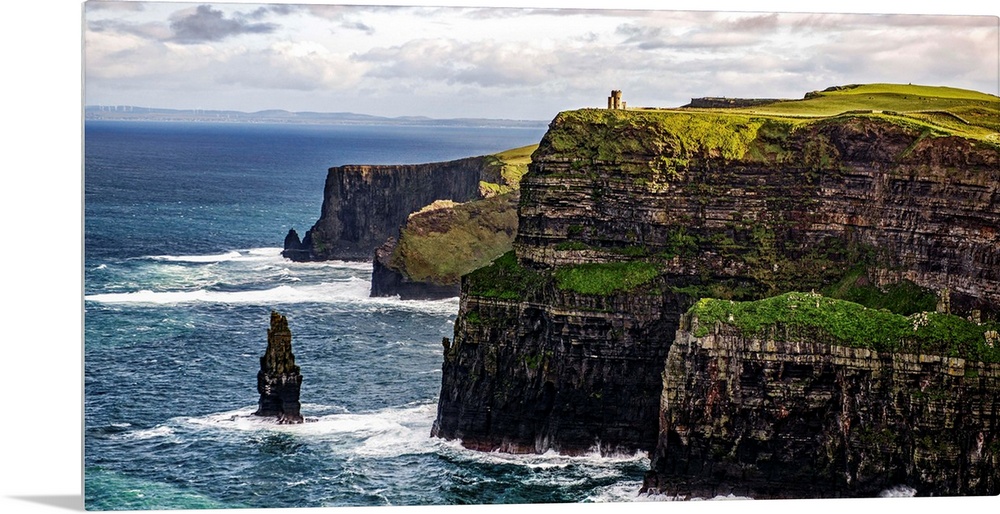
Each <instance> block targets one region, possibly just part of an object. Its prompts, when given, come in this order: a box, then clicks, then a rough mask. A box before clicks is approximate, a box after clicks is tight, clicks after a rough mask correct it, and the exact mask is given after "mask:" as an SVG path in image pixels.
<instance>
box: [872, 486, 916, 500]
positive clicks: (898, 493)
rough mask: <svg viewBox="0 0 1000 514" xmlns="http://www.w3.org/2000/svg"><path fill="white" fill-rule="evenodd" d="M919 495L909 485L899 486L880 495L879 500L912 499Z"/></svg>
mask: <svg viewBox="0 0 1000 514" xmlns="http://www.w3.org/2000/svg"><path fill="white" fill-rule="evenodd" d="M916 495H917V490H916V489H914V488H912V487H910V486H908V485H897V486H895V487H890V488H889V489H886V490H885V491H882V492H880V493H878V496H879V498H911V497H913V496H916Z"/></svg>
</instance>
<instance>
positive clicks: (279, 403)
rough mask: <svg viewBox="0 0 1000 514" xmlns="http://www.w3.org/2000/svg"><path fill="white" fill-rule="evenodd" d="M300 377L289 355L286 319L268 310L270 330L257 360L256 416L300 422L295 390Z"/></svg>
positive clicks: (283, 421) (297, 398) (291, 355)
mask: <svg viewBox="0 0 1000 514" xmlns="http://www.w3.org/2000/svg"><path fill="white" fill-rule="evenodd" d="M301 385H302V375H301V374H299V367H298V366H296V365H295V355H293V354H292V331H291V330H289V329H288V320H287V319H286V318H285V317H284V316H282V315H281V314H278V313H277V312H275V311H271V328H270V329H268V331H267V350H266V351H265V352H264V356H263V357H261V358H260V371H258V372H257V392H258V393H260V401H259V402H258V408H257V412H255V413H254V414H255V415H257V416H275V417H277V418H278V423H282V424H284V423H302V414H300V413H299V387H300V386H301Z"/></svg>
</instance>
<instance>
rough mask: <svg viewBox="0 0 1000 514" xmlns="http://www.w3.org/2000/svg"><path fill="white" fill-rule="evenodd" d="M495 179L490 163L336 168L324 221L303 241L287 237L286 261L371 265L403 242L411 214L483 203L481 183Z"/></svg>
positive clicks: (329, 175) (328, 185)
mask: <svg viewBox="0 0 1000 514" xmlns="http://www.w3.org/2000/svg"><path fill="white" fill-rule="evenodd" d="M495 173H496V171H495V170H494V167H491V166H489V162H488V159H487V158H486V157H470V158H466V159H459V160H455V161H448V162H439V163H430V164H407V165H349V166H338V167H335V168H330V170H329V172H328V173H327V177H326V185H325V187H324V190H323V207H322V210H321V213H320V217H319V220H318V221H316V223H315V224H314V225H313V226H312V228H311V229H310V230H309V231H308V232H306V234H305V235H304V236H303V238H302V240H300V241H299V240H298V236H297V234H296V235H295V237H286V239H285V249H284V251H283V252H282V255H284V256H285V257H287V258H289V259H291V260H294V261H324V260H333V259H340V260H369V259H371V258H372V257H373V255H374V252H375V249H376V248H378V247H379V246H381V245H382V244H383V243H384V242H385V241H386V240H387V239H388V238H390V237H398V235H399V233H398V232H399V228H400V227H401V226H402V225H403V224H404V223H406V219H407V217H408V216H409V215H410V214H411V213H413V212H416V211H418V210H420V209H421V208H422V207H424V206H425V205H428V204H430V203H432V202H434V201H435V200H453V201H456V202H465V201H468V200H472V199H474V198H478V197H479V183H480V180H485V179H487V178H492V177H491V175H492V174H495ZM289 236H291V233H290V234H289Z"/></svg>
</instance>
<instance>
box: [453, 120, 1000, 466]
mask: <svg viewBox="0 0 1000 514" xmlns="http://www.w3.org/2000/svg"><path fill="white" fill-rule="evenodd" d="M998 184H1000V152H998V150H997V146H996V145H993V144H987V143H983V142H982V141H977V140H971V139H965V138H961V137H957V136H952V135H945V134H941V133H935V132H934V131H932V130H930V129H929V128H927V127H919V126H916V125H913V124H910V123H906V122H905V121H899V120H896V119H894V118H892V117H891V116H881V115H880V116H875V115H871V116H869V115H844V116H838V117H832V118H826V119H822V120H816V121H809V122H804V121H800V120H787V119H778V118H765V117H755V116H750V115H743V114H730V113H726V114H719V113H690V112H658V111H605V110H583V111H572V112H567V113H561V114H560V115H559V116H557V117H556V119H555V120H554V121H553V122H552V124H551V125H550V128H549V131H548V132H547V133H546V135H545V137H544V138H543V140H542V142H541V144H540V146H539V149H538V150H537V151H536V152H535V154H534V155H533V160H532V164H531V165H530V167H529V172H528V174H527V175H525V177H524V178H523V179H522V181H521V203H520V207H519V225H518V235H517V238H516V240H515V242H514V249H515V253H516V256H514V255H512V256H510V257H509V258H502V259H499V260H498V261H497V262H495V263H494V264H493V265H491V266H490V267H488V268H485V269H483V270H479V271H477V272H475V273H472V274H470V275H468V276H466V277H464V278H463V285H462V302H461V310H460V313H459V318H458V320H457V322H456V326H455V335H454V341H453V342H452V343H451V345H450V347H449V349H448V351H447V352H446V355H445V360H444V364H443V371H444V373H443V378H442V389H441V397H440V401H439V406H438V417H437V420H436V422H435V427H434V434H435V435H438V436H441V437H446V438H457V439H460V440H461V441H462V442H463V444H465V445H466V446H469V447H473V448H481V449H504V450H507V451H535V452H541V451H545V450H546V449H550V448H551V449H557V450H559V451H563V452H566V453H574V452H580V451H587V450H588V449H592V448H599V449H600V450H601V451H603V452H608V451H619V452H620V451H625V452H628V451H635V450H645V451H652V450H653V449H654V448H655V446H656V443H657V438H656V437H655V436H653V435H651V434H652V432H651V431H650V430H649V427H652V426H656V425H657V419H656V418H657V417H658V416H657V415H656V413H657V412H658V403H659V401H660V399H659V392H658V389H659V386H658V385H647V384H646V381H647V380H648V379H649V377H650V375H652V376H657V377H658V376H659V375H660V373H661V371H662V370H663V360H662V358H663V356H665V355H667V352H668V351H669V350H670V347H671V345H672V343H673V339H674V335H675V332H674V330H673V329H674V327H675V326H676V323H677V320H678V319H679V318H678V315H679V314H680V313H681V312H683V311H684V310H685V308H686V306H688V305H690V304H691V303H692V302H693V301H694V300H695V299H697V298H699V297H703V296H712V297H721V298H736V299H753V298H762V297H766V296H771V295H774V294H778V293H781V292H785V291H790V290H810V289H813V288H815V289H820V288H823V287H827V286H829V285H831V284H833V283H834V282H836V281H838V280H840V279H842V278H843V277H844V276H845V274H846V273H847V272H848V271H849V270H850V269H852V268H856V267H858V266H862V267H863V268H864V269H865V273H864V279H865V280H866V281H868V282H870V283H872V284H874V285H876V286H888V285H891V284H894V283H897V282H899V281H902V280H908V281H912V282H913V283H915V284H917V285H918V286H920V287H923V288H926V289H929V290H933V291H942V290H945V289H947V290H949V291H950V297H951V304H950V305H951V309H952V310H953V311H954V312H957V313H961V314H963V315H964V314H972V313H973V311H978V312H979V313H980V316H981V317H982V318H983V319H997V316H998V313H1000V244H997V243H998V239H997V229H998V227H1000V189H998V187H1000V186H998ZM501 261H503V262H501ZM630 263H631V264H639V265H640V267H639V268H635V267H630V266H628V265H629V264H630ZM623 265H624V266H623ZM647 272H652V274H655V275H656V278H655V279H651V278H650V277H649V276H647V275H648V273H647ZM636 273H638V275H639V276H641V279H640V280H638V281H630V280H631V278H633V277H634V275H635V274H636ZM588 274H590V275H592V276H599V277H610V278H608V280H609V282H608V283H607V284H610V286H608V287H605V289H602V287H596V288H588V287H587V286H585V285H580V282H579V281H574V280H568V279H566V277H567V276H571V275H579V276H584V275H588ZM564 279H565V280H564ZM532 284H535V285H532ZM607 284H606V285H607ZM622 284H624V286H622V287H619V286H620V285H622ZM608 288H610V291H609V290H607V289H608ZM615 420H628V421H627V422H622V423H617V424H616V421H615ZM609 424H610V425H609ZM609 426H611V427H613V428H610V429H609V428H608V427H609Z"/></svg>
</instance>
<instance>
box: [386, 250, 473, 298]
mask: <svg viewBox="0 0 1000 514" xmlns="http://www.w3.org/2000/svg"><path fill="white" fill-rule="evenodd" d="M396 243H397V241H396V238H395V237H390V238H389V239H388V240H386V242H385V243H384V244H383V245H382V246H380V247H378V249H376V250H375V260H374V262H373V266H372V290H371V296H397V295H398V296H399V297H400V298H401V299H403V300H440V299H443V298H453V297H455V296H458V294H459V292H460V291H461V287H460V286H459V284H435V283H433V282H428V281H415V280H412V279H411V278H410V277H408V276H406V275H405V274H403V273H402V271H400V270H399V269H398V268H395V267H393V266H391V265H390V261H391V258H392V254H393V251H394V250H395V249H396Z"/></svg>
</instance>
